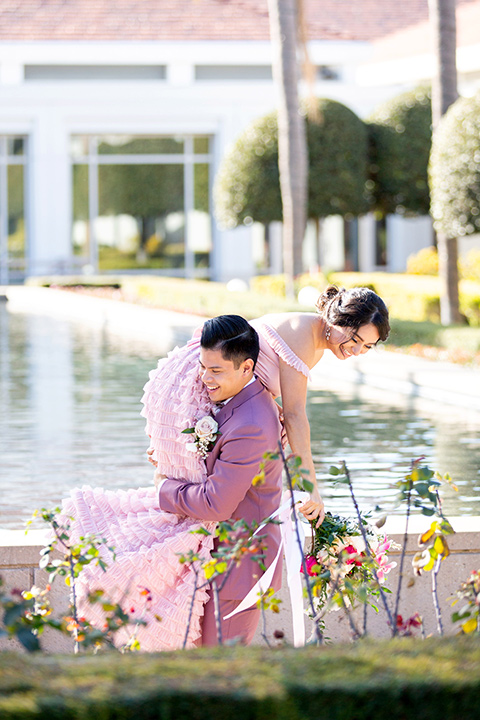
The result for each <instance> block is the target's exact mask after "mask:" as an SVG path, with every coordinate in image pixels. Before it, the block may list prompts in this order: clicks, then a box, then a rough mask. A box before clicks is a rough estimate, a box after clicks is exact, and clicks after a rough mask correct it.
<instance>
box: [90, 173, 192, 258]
mask: <svg viewBox="0 0 480 720" xmlns="http://www.w3.org/2000/svg"><path fill="white" fill-rule="evenodd" d="M98 196H99V210H98V214H99V217H98V219H97V220H96V224H95V234H96V238H97V243H98V252H99V269H100V270H117V269H122V268H147V267H150V268H182V267H183V266H184V255H185V214H184V192H183V166H182V165H100V167H99V174H98Z"/></svg>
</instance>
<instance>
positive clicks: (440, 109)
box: [428, 0, 462, 325]
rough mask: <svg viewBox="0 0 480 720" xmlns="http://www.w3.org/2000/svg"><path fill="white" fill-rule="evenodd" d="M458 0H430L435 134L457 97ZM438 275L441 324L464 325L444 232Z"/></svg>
mask: <svg viewBox="0 0 480 720" xmlns="http://www.w3.org/2000/svg"><path fill="white" fill-rule="evenodd" d="M455 4H456V3H455V0H428V7H429V14H430V22H431V24H432V27H433V31H434V40H435V58H436V66H437V68H436V73H435V77H434V79H433V83H432V120H433V130H434V134H435V132H436V129H437V127H438V126H439V123H440V119H441V117H442V115H444V113H446V111H447V110H448V108H449V107H450V105H452V103H454V102H455V100H456V99H457V97H458V92H457V65H456V19H455ZM437 245H438V261H439V275H440V278H441V280H442V283H443V290H442V293H441V295H440V319H441V322H442V325H451V324H452V323H458V322H461V320H462V317H461V315H460V310H459V301H458V242H457V238H456V237H451V236H448V235H447V234H445V233H444V232H443V231H440V232H438V233H437Z"/></svg>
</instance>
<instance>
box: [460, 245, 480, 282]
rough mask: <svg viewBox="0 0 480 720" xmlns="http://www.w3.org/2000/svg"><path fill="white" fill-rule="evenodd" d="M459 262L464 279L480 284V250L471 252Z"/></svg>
mask: <svg viewBox="0 0 480 720" xmlns="http://www.w3.org/2000/svg"><path fill="white" fill-rule="evenodd" d="M458 262H459V268H460V276H461V277H462V278H464V279H465V280H473V282H480V250H470V252H468V253H467V254H466V255H463V256H462V257H461V258H460V259H459V261H458Z"/></svg>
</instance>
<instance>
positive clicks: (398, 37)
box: [366, 0, 480, 64]
mask: <svg viewBox="0 0 480 720" xmlns="http://www.w3.org/2000/svg"><path fill="white" fill-rule="evenodd" d="M457 4H458V7H457V12H456V24H457V47H458V48H461V47H467V46H469V45H477V44H479V43H480V31H479V28H480V0H469V1H468V2H458V0H457ZM433 50H434V38H433V30H432V28H431V26H430V24H429V22H428V20H424V21H422V22H420V23H418V24H415V25H412V26H411V27H407V28H403V29H400V30H397V31H395V32H393V33H389V34H388V35H385V36H384V37H382V38H379V39H378V40H377V41H376V42H375V43H374V45H373V54H372V56H371V57H370V58H369V60H368V61H367V63H366V64H377V63H379V62H384V61H388V60H396V59H399V58H404V57H407V56H408V57H410V56H413V55H420V54H425V53H432V52H433Z"/></svg>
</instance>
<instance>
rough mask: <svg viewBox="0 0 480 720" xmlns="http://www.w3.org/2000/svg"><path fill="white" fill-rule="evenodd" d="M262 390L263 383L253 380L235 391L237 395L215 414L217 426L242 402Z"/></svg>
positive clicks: (229, 416)
mask: <svg viewBox="0 0 480 720" xmlns="http://www.w3.org/2000/svg"><path fill="white" fill-rule="evenodd" d="M262 390H263V385H262V384H261V383H260V381H259V380H255V382H253V383H251V384H250V385H248V387H244V388H243V390H240V392H239V393H237V395H235V397H233V398H232V399H231V400H230V401H229V402H228V403H227V404H226V405H224V406H223V407H222V408H221V409H220V410H219V411H218V413H217V414H216V415H215V420H216V421H217V423H218V427H219V428H220V427H221V426H222V425H223V424H224V423H225V422H226V421H227V420H228V419H229V418H231V417H232V415H233V413H234V412H235V408H237V407H239V406H240V405H243V403H245V402H247V401H248V400H250V398H252V397H254V396H255V395H258V393H260V392H262Z"/></svg>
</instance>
